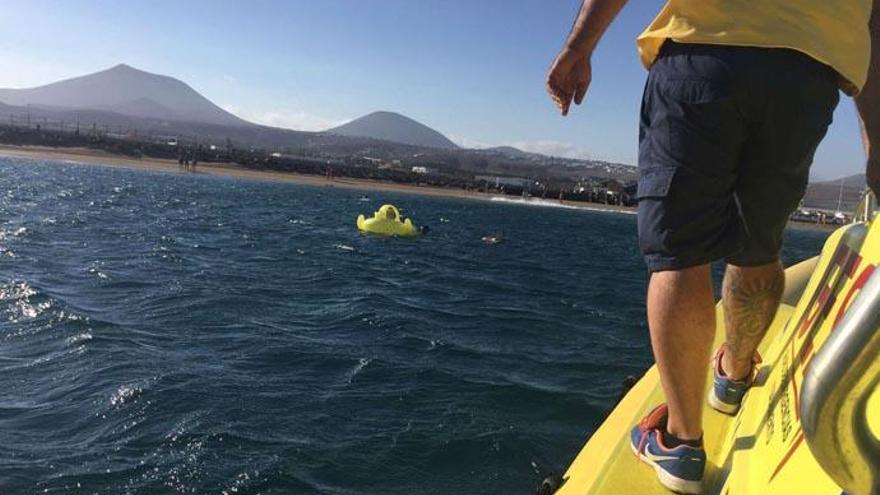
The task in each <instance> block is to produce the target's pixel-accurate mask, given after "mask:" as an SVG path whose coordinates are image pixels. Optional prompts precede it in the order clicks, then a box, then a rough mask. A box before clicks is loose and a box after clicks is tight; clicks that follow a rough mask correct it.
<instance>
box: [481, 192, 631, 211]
mask: <svg viewBox="0 0 880 495" xmlns="http://www.w3.org/2000/svg"><path fill="white" fill-rule="evenodd" d="M489 201H493V202H497V203H508V204H515V205H525V206H543V207H545V208H560V209H563V210H583V211H599V212H604V213H621V214H624V215H635V214H636V212H635V210H633V211H630V210H618V209H613V208H599V207H595V206H581V205H572V204H567V203H560V202H559V201H556V200H552V199H541V198H505V197H503V196H492V197H491V198H489Z"/></svg>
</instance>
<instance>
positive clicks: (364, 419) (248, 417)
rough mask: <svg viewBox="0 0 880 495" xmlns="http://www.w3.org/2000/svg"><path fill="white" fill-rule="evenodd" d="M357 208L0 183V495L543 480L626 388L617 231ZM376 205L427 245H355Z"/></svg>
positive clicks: (66, 178)
mask: <svg viewBox="0 0 880 495" xmlns="http://www.w3.org/2000/svg"><path fill="white" fill-rule="evenodd" d="M374 196H376V198H375V201H374V203H376V204H370V203H365V202H363V201H362V200H361V194H360V193H357V192H346V191H336V190H333V189H329V188H323V189H322V188H307V187H298V186H291V185H279V184H268V183H257V182H247V181H239V180H231V179H224V178H210V177H199V176H181V175H166V174H154V173H145V172H130V171H124V170H117V169H101V168H91V167H84V166H78V165H71V164H68V165H61V164H47V163H41V162H37V161H28V160H11V159H0V220H2V223H0V342H2V348H0V349H2V350H0V371H2V373H0V386H2V388H3V390H4V392H5V393H4V395H3V396H2V399H0V432H3V438H4V442H3V443H4V445H3V447H4V448H3V450H2V452H0V466H2V467H0V491H3V492H9V493H36V492H39V493H43V492H45V493H100V494H119V493H145V494H146V493H150V494H151V493H223V494H227V495H231V494H241V493H261V494H265V493H297V494H308V493H328V494H329V493H333V494H369V493H376V494H380V493H381V494H395V493H400V494H403V493H425V494H446V493H523V492H528V491H529V489H530V488H531V486H532V485H533V484H534V482H535V481H536V480H535V475H534V470H533V468H532V463H534V462H539V463H543V464H553V465H556V466H563V465H565V464H566V463H567V462H568V461H569V460H570V459H571V456H573V455H574V454H575V453H576V451H577V450H578V448H579V447H580V445H581V444H582V442H583V440H584V438H585V436H586V435H588V434H589V433H590V432H591V431H592V430H593V429H594V428H595V427H596V425H597V424H598V422H599V421H600V420H601V418H602V417H603V415H604V413H605V411H606V410H607V409H608V407H609V406H610V405H611V402H612V401H613V400H614V398H615V397H616V396H617V394H618V392H619V389H620V382H621V380H622V379H623V378H624V377H625V376H627V375H629V374H636V373H639V372H641V371H642V370H643V369H644V368H645V367H646V366H647V365H648V364H649V362H650V351H649V347H648V342H647V334H646V330H645V328H644V317H643V309H642V302H641V301H642V298H643V293H644V283H645V274H644V271H643V269H642V266H641V262H640V261H639V259H638V253H637V252H636V249H635V246H634V244H635V240H634V222H633V220H632V218H630V217H627V216H620V215H608V214H602V215H598V214H593V213H590V212H585V211H574V210H565V209H558V210H556V209H543V208H512V207H511V206H510V205H506V204H499V203H492V202H475V201H461V200H444V199H434V198H424V197H414V196H403V195H392V194H382V195H381V196H382V197H381V198H380V197H378V196H380V194H379V193H375V194H374ZM381 202H394V203H397V204H398V205H399V206H401V207H402V208H403V209H404V211H405V213H406V214H407V215H411V216H412V217H413V218H414V219H415V220H416V222H417V223H418V224H420V225H421V224H427V225H429V226H431V227H432V229H431V233H430V235H428V236H426V237H423V238H419V239H382V238H376V237H372V236H363V235H360V234H358V233H357V232H356V231H355V228H354V219H355V218H356V217H357V214H358V213H362V212H365V211H372V210H373V209H375V207H376V206H378V205H379V203H381ZM498 230H503V231H504V233H505V242H503V243H500V244H496V245H491V246H487V245H484V244H483V243H482V242H480V238H481V236H483V235H486V234H488V233H492V232H495V231H498ZM796 235H797V237H796V238H794V239H790V241H792V245H793V250H791V251H789V253H794V254H793V256H802V255H807V254H809V253H810V251H811V250H815V249H816V247H817V246H818V245H819V243H820V242H821V238H820V237H819V235H818V234H815V233H810V232H806V233H797V234H796Z"/></svg>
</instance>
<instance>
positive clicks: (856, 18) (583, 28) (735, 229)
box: [547, 0, 880, 493]
mask: <svg viewBox="0 0 880 495" xmlns="http://www.w3.org/2000/svg"><path fill="white" fill-rule="evenodd" d="M625 4H626V0H585V1H584V2H583V5H582V6H581V9H580V13H579V14H578V17H577V20H576V21H575V24H574V27H573V28H572V31H571V34H570V35H569V36H568V39H567V41H566V43H565V45H564V47H563V48H562V50H561V52H560V53H559V55H558V56H557V58H556V60H555V61H554V62H553V65H552V67H551V69H550V72H549V74H548V76H547V90H548V92H549V93H550V95H551V96H552V98H553V101H554V102H555V103H556V106H557V107H558V108H559V110H560V112H561V113H562V115H563V116H564V115H567V114H568V112H569V109H570V107H571V104H572V102H574V103H575V104H580V103H581V102H582V101H583V99H584V96H585V95H586V93H587V89H588V87H589V85H590V81H591V77H592V68H591V65H590V58H591V54H592V52H593V50H594V49H595V47H596V45H597V44H598V42H599V39H600V38H601V37H602V35H603V33H604V32H605V30H606V28H607V27H608V26H609V25H610V24H611V22H612V20H613V19H614V18H615V17H616V16H617V14H618V13H619V12H620V10H621V9H622V8H623V6H624V5H625ZM637 45H638V50H639V54H640V56H641V60H642V62H643V63H644V65H645V66H646V67H648V68H649V73H648V80H647V84H646V86H645V90H644V95H643V97H642V108H641V114H640V118H639V164H638V165H639V182H638V190H637V194H636V198H637V199H638V201H639V214H638V231H639V232H638V234H639V247H640V249H641V251H642V253H643V255H644V258H645V261H646V263H647V266H648V269H649V271H650V281H649V285H648V296H647V313H648V326H649V329H650V334H651V344H652V347H653V350H654V358H655V360H656V361H657V368H658V370H659V373H660V381H661V385H662V387H663V391H664V393H665V396H666V401H667V402H666V404H662V405H660V406H658V407H657V408H656V409H654V410H653V411H652V412H651V413H650V414H649V415H648V416H647V417H646V418H645V419H643V420H642V421H641V422H640V423H639V424H638V425H635V426H634V427H633V429H632V433H631V442H632V447H633V450H634V451H635V452H636V454H637V455H638V456H639V458H640V459H642V460H643V461H645V462H647V463H648V464H651V465H653V466H654V467H655V470H656V472H657V475H658V478H659V480H660V482H661V483H662V484H663V485H664V486H666V487H667V488H670V489H672V490H674V491H678V492H683V493H701V492H702V480H703V471H704V467H705V463H706V453H705V450H704V449H703V442H702V432H703V430H702V417H701V415H702V401H703V400H704V399H703V397H704V390H705V388H706V383H705V381H706V380H705V376H706V374H705V372H704V366H705V363H707V362H708V361H709V357H710V355H711V345H712V341H713V339H714V334H715V311H714V301H713V289H712V280H711V273H710V264H711V263H712V262H713V261H716V260H725V261H726V262H727V269H726V272H725V275H724V282H723V287H722V306H723V309H724V319H725V324H726V331H727V333H726V337H725V342H724V344H723V345H722V346H721V348H720V349H718V350H717V352H716V354H715V360H714V365H713V366H714V385H713V386H712V387H711V389H710V390H709V395H708V402H709V405H710V406H711V407H713V408H714V409H716V410H718V411H720V412H722V413H725V414H730V415H735V414H736V413H737V411H738V410H739V406H740V403H741V402H742V399H743V396H744V394H745V393H746V391H747V390H748V389H749V387H750V386H751V384H752V381H753V379H754V376H755V371H756V366H757V363H758V356H757V351H756V349H757V347H758V344H759V343H760V341H761V339H762V338H763V336H764V334H765V332H766V331H767V328H768V326H769V324H770V322H771V320H772V319H773V317H774V315H775V313H776V310H777V308H778V306H779V301H780V298H781V296H782V292H783V288H784V284H785V278H784V274H783V269H782V265H781V263H780V261H779V253H780V250H781V247H782V234H783V230H784V228H785V225H786V222H787V220H788V217H789V215H790V214H791V213H792V212H793V211H794V210H795V208H797V206H798V203H799V201H800V199H801V197H802V196H803V194H804V191H805V188H806V185H807V181H808V177H809V167H810V164H811V162H812V160H813V154H814V152H815V150H816V147H817V145H818V144H819V142H820V141H821V140H822V138H823V137H824V135H825V132H826V130H827V128H828V125H829V124H830V123H831V118H832V113H833V112H834V109H835V107H836V106H837V103H838V99H839V92H838V90H843V92H844V93H846V94H847V95H849V96H852V97H854V99H855V103H856V106H857V109H858V113H859V115H860V117H861V123H862V129H863V138H864V145H865V150H866V152H867V157H868V161H867V180H868V185H869V186H870V187H871V189H873V191H874V192H875V193H880V0H837V1H834V2H831V1H828V0H799V1H792V0H761V1H760V2H733V1H729V0H669V1H668V2H667V3H666V4H665V5H664V7H663V8H662V10H661V11H660V14H659V15H658V16H657V17H656V18H655V19H654V21H653V22H652V23H651V24H650V26H649V27H648V28H647V30H646V31H645V32H643V33H642V34H641V35H640V36H639V37H638V41H637ZM872 48H873V50H872Z"/></svg>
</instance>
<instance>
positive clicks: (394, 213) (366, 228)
mask: <svg viewBox="0 0 880 495" xmlns="http://www.w3.org/2000/svg"><path fill="white" fill-rule="evenodd" d="M357 228H358V230H360V231H361V232H368V233H370V234H378V235H393V236H398V237H413V236H417V235H419V233H420V232H419V229H417V228H416V226H415V225H413V223H412V220H410V219H409V218H407V219H402V218H401V216H400V211H399V210H398V209H397V207H396V206H394V205H382V207H380V208H379V210H378V211H376V212H375V213H373V217H372V218H366V217H364V216H363V215H358V218H357Z"/></svg>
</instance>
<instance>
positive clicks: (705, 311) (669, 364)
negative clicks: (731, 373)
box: [648, 265, 715, 440]
mask: <svg viewBox="0 0 880 495" xmlns="http://www.w3.org/2000/svg"><path fill="white" fill-rule="evenodd" d="M714 299H715V298H714V294H713V290H712V276H711V272H710V266H709V265H701V266H696V267H692V268H686V269H684V270H676V271H663V272H655V273H653V274H652V275H651V281H650V283H649V284H648V327H649V328H650V330H651V346H652V347H653V349H654V359H655V360H656V361H657V368H658V369H659V371H660V383H661V384H662V385H663V391H664V392H665V393H666V402H667V406H668V408H669V418H668V421H667V425H666V429H667V431H668V432H669V433H671V434H673V435H675V436H676V437H678V438H680V439H682V440H695V439H698V438H700V436H701V435H702V434H703V422H702V419H703V418H702V412H703V400H704V390H705V388H706V369H707V366H708V364H709V358H710V356H711V353H712V349H711V347H712V340H714V338H715V303H714Z"/></svg>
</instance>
